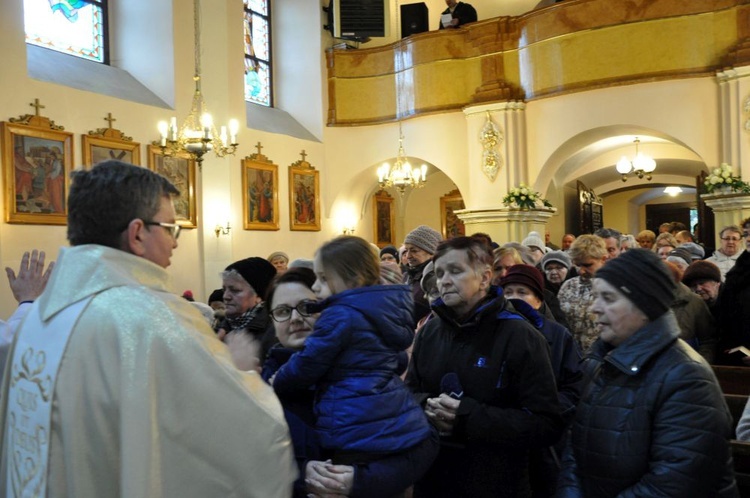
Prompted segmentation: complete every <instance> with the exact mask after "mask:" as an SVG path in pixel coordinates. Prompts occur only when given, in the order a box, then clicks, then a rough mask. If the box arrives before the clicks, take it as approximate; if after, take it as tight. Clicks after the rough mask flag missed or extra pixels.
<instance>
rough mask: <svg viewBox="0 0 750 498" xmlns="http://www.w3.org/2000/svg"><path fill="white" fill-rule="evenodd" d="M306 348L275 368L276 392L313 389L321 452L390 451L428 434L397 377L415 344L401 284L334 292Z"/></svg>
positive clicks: (407, 294)
mask: <svg viewBox="0 0 750 498" xmlns="http://www.w3.org/2000/svg"><path fill="white" fill-rule="evenodd" d="M321 306H322V308H323V312H322V313H321V315H320V318H318V321H317V322H316V323H315V328H314V330H313V333H312V334H311V335H310V336H309V337H308V338H307V340H306V342H305V348H304V350H302V351H301V352H299V353H297V354H295V355H293V356H292V357H291V358H290V359H289V361H288V362H287V363H286V364H285V365H284V366H283V367H281V369H279V371H278V373H277V374H276V378H275V379H274V382H273V387H274V389H275V390H276V392H277V393H279V394H280V395H281V394H284V393H287V392H289V391H292V390H295V389H305V388H307V387H309V386H311V385H315V386H317V394H316V400H315V415H316V417H317V429H318V432H319V435H320V439H321V444H322V446H323V447H324V448H326V449H331V450H337V451H345V452H362V453H392V452H398V451H402V450H405V449H408V448H411V447H413V446H414V445H416V444H417V443H419V442H421V441H423V440H425V439H426V438H428V437H429V436H430V426H429V422H427V418H426V417H425V415H424V412H423V411H422V409H421V408H420V407H419V405H418V404H417V403H416V402H415V401H414V399H413V398H412V395H411V392H409V390H408V389H407V388H406V386H405V385H404V383H403V382H402V381H401V379H400V378H399V376H398V375H397V374H396V372H397V369H398V357H399V352H401V351H403V350H404V349H406V348H408V347H409V346H410V345H411V343H412V341H413V339H414V317H413V313H412V309H413V305H412V298H411V292H410V289H409V287H408V286H406V285H374V286H368V287H360V288H357V289H350V290H347V291H344V292H341V293H339V294H335V295H333V296H331V297H329V298H328V299H326V300H325V301H323V303H321Z"/></svg>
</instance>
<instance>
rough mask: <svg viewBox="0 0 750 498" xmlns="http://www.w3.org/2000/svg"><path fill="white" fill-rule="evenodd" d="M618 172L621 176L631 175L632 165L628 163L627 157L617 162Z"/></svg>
mask: <svg viewBox="0 0 750 498" xmlns="http://www.w3.org/2000/svg"><path fill="white" fill-rule="evenodd" d="M616 167H617V172H618V173H620V174H621V175H627V174H628V173H630V169H631V165H630V161H628V158H627V157H625V156H622V157H621V158H620V160H619V161H617V166H616Z"/></svg>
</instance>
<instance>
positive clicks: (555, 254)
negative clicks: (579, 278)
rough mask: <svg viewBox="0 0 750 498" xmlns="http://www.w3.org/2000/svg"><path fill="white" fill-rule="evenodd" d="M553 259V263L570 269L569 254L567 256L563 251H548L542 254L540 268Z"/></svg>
mask: <svg viewBox="0 0 750 498" xmlns="http://www.w3.org/2000/svg"><path fill="white" fill-rule="evenodd" d="M552 261H554V262H555V263H560V264H561V265H563V266H564V267H565V268H567V269H568V270H570V256H568V253H567V252H565V251H550V252H548V253H547V254H545V255H544V256H542V270H544V268H545V267H546V266H547V263H551V262H552Z"/></svg>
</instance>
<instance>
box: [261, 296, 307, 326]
mask: <svg viewBox="0 0 750 498" xmlns="http://www.w3.org/2000/svg"><path fill="white" fill-rule="evenodd" d="M313 303H315V301H312V300H309V299H305V300H304V301H300V302H299V303H297V306H294V307H292V306H287V305H286V304H282V305H280V306H276V307H275V308H274V309H272V310H271V318H273V321H275V322H285V321H287V320H289V319H290V318H292V311H294V310H297V313H299V316H311V315H312V314H313V313H310V312H309V311H308V306H310V305H311V304H313Z"/></svg>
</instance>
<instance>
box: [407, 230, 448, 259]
mask: <svg viewBox="0 0 750 498" xmlns="http://www.w3.org/2000/svg"><path fill="white" fill-rule="evenodd" d="M442 240H443V237H442V236H441V235H440V232H438V231H437V230H433V229H432V228H430V227H428V226H427V225H419V226H418V227H417V228H415V229H414V230H412V231H411V232H409V235H407V236H406V238H405V239H404V244H411V245H413V246H417V247H419V248H420V249H422V250H423V251H425V252H427V253H430V254H435V251H437V246H438V244H439V243H440V241H442Z"/></svg>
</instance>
